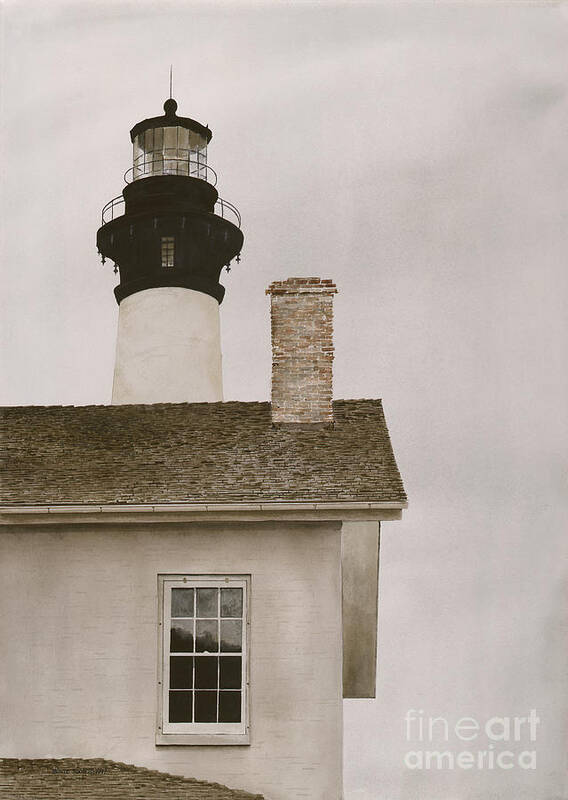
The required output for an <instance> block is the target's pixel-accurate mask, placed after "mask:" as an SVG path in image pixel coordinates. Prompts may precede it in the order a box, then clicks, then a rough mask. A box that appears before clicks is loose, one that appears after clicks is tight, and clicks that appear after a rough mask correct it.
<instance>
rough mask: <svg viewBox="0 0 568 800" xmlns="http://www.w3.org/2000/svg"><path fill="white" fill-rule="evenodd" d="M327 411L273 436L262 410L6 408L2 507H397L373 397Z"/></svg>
mask: <svg viewBox="0 0 568 800" xmlns="http://www.w3.org/2000/svg"><path fill="white" fill-rule="evenodd" d="M333 409H334V418H335V423H334V426H333V427H320V426H315V425H314V426H298V427H293V426H290V427H286V428H283V427H282V428H280V427H274V426H273V425H272V423H271V416H270V404H269V403H245V402H227V403H189V404H188V403H181V404H157V405H122V406H77V407H75V406H20V407H13V408H4V409H2V428H1V430H0V435H1V437H2V450H3V466H2V470H3V478H2V491H1V498H0V502H2V503H3V504H5V505H58V504H73V505H74V504H91V503H92V504H114V503H120V504H124V503H135V504H138V503H150V504H151V503H169V502H172V503H176V502H177V503H181V502H183V503H187V502H196V503H235V502H251V503H252V502H255V503H258V502H269V501H300V500H304V501H314V502H315V501H319V502H341V501H372V502H394V503H402V502H405V500H406V495H405V492H404V487H403V485H402V480H401V477H400V473H399V471H398V467H397V465H396V461H395V458H394V454H393V451H392V447H391V443H390V439H389V434H388V430H387V427H386V423H385V418H384V414H383V409H382V404H381V401H380V400H337V401H335V402H334V404H333Z"/></svg>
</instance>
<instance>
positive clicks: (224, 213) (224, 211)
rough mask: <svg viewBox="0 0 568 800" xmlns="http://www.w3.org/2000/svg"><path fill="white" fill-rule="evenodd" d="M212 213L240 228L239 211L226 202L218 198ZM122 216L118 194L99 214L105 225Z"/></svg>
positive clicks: (121, 201)
mask: <svg viewBox="0 0 568 800" xmlns="http://www.w3.org/2000/svg"><path fill="white" fill-rule="evenodd" d="M214 213H215V214H217V216H219V217H222V218H223V219H227V220H229V222H231V223H232V224H233V225H236V226H237V228H240V227H241V215H240V213H239V209H238V208H237V207H236V206H234V205H233V204H232V203H229V201H228V200H223V198H222V197H219V198H218V200H217V202H216V203H215V208H214ZM123 214H124V197H123V196H122V195H121V194H119V195H118V197H113V198H112V200H109V201H108V203H107V204H106V205H105V206H104V207H103V210H102V213H101V219H102V224H103V225H106V224H107V222H112V220H113V219H116V218H117V217H121V216H122V215H123Z"/></svg>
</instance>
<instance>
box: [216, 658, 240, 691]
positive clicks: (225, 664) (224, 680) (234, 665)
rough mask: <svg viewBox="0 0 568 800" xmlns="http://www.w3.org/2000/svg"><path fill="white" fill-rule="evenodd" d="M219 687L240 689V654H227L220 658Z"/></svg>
mask: <svg viewBox="0 0 568 800" xmlns="http://www.w3.org/2000/svg"><path fill="white" fill-rule="evenodd" d="M220 661H221V664H220V667H219V688H220V689H240V688H241V669H242V663H241V658H240V656H226V657H225V658H221V659H220Z"/></svg>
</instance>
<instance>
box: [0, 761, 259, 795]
mask: <svg viewBox="0 0 568 800" xmlns="http://www.w3.org/2000/svg"><path fill="white" fill-rule="evenodd" d="M0 798H5V800H62V798H67V799H68V800H140V798H148V800H263V797H262V795H260V794H249V792H241V791H238V790H236V789H228V788H227V787H226V786H221V785H220V784H218V783H207V782H206V781H197V780H195V779H194V778H181V777H176V776H174V775H169V774H167V773H165V772H156V771H154V770H149V769H144V768H143V767H136V766H133V765H131V764H119V763H117V762H115V761H107V760H106V759H103V758H45V759H43V758H42V759H27V758H26V759H24V758H2V759H0Z"/></svg>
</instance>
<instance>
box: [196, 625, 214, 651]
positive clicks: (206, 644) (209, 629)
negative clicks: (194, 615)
mask: <svg viewBox="0 0 568 800" xmlns="http://www.w3.org/2000/svg"><path fill="white" fill-rule="evenodd" d="M218 624H219V623H218V622H217V620H216V619H198V620H197V622H196V625H197V632H196V638H195V650H196V652H197V653H218V652H219V637H218V633H217V626H218Z"/></svg>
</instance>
